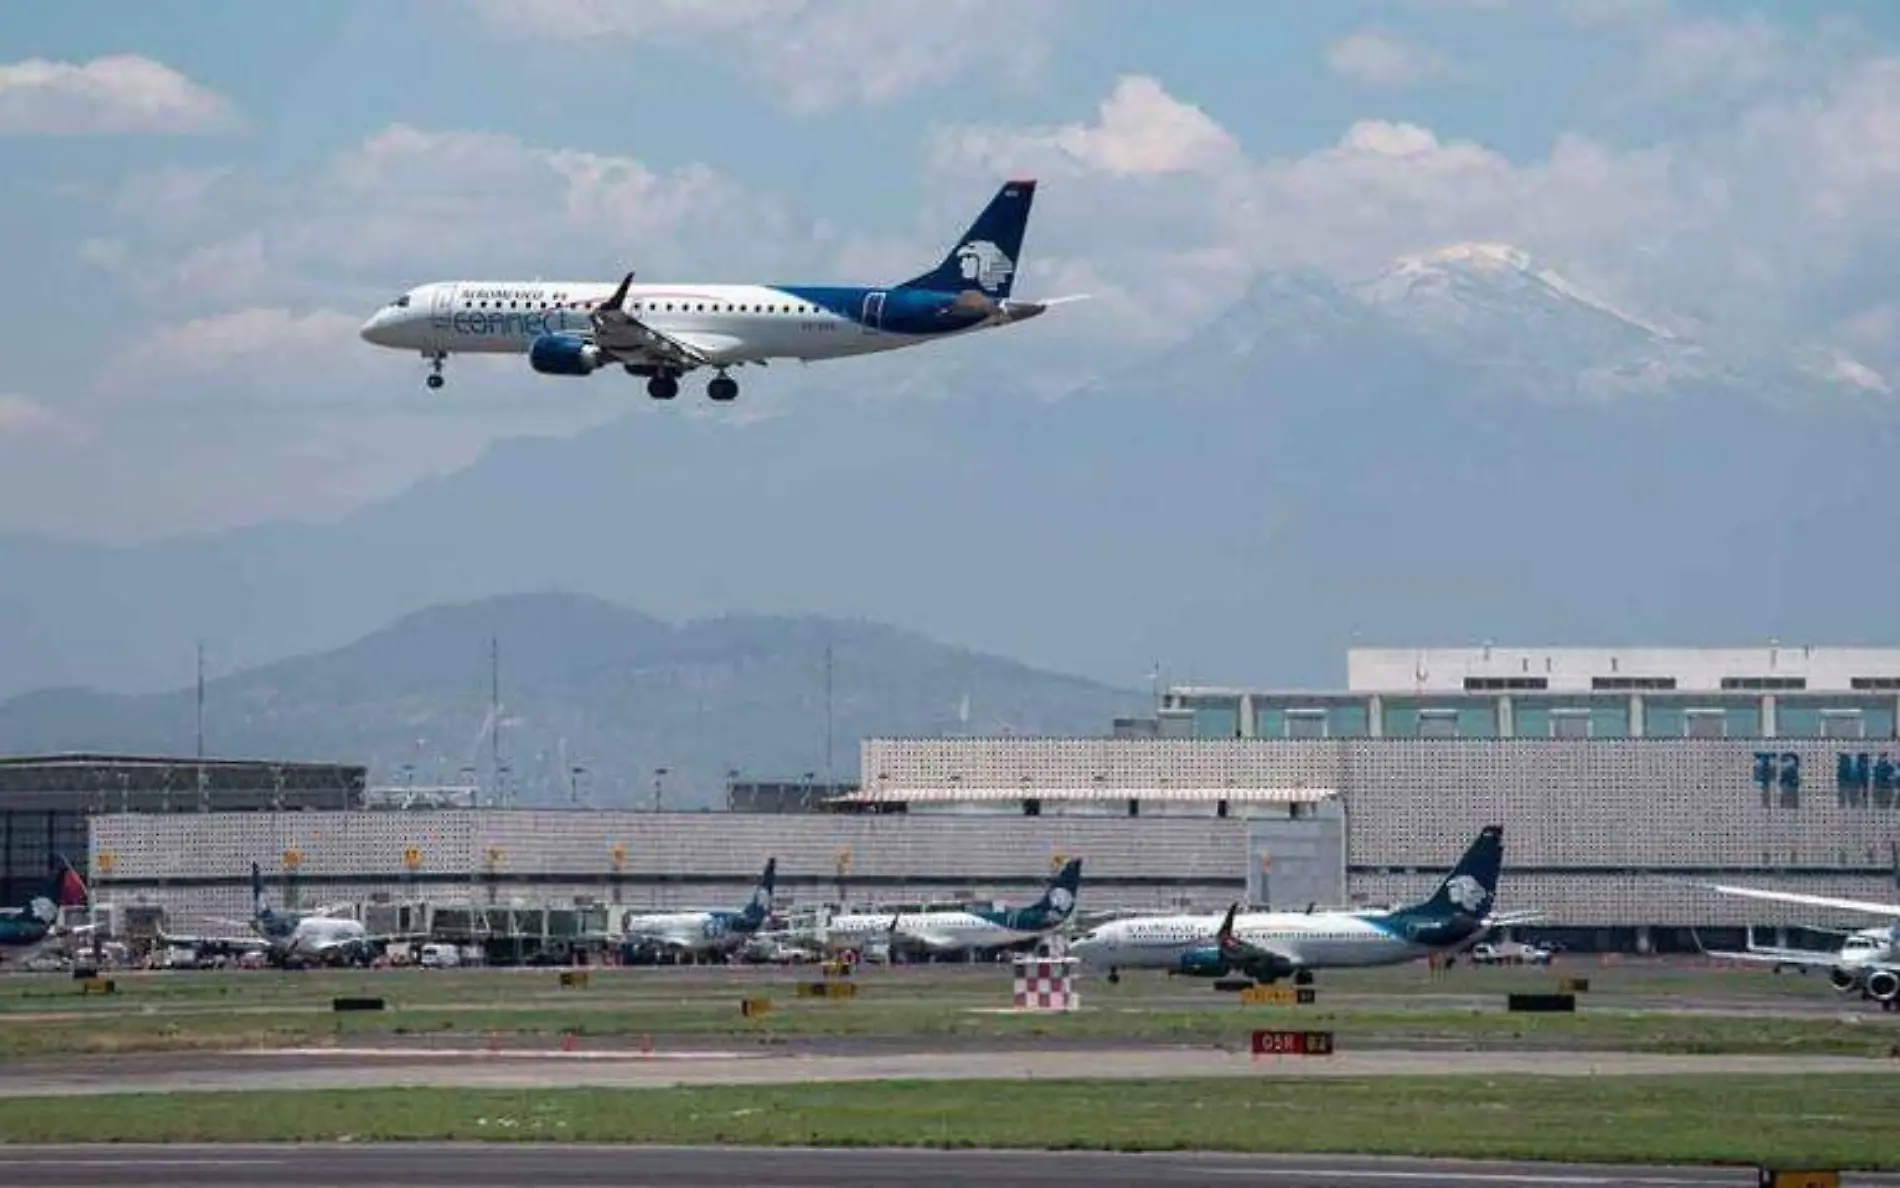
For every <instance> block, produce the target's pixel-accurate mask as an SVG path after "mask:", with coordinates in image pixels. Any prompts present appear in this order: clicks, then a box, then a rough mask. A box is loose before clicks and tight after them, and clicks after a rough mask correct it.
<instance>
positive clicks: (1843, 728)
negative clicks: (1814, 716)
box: [1821, 710, 1867, 738]
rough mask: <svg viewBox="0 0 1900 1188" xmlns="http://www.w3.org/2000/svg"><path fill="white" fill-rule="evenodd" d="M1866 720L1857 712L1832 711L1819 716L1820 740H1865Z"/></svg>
mask: <svg viewBox="0 0 1900 1188" xmlns="http://www.w3.org/2000/svg"><path fill="white" fill-rule="evenodd" d="M1866 736H1867V723H1866V720H1865V719H1863V718H1862V717H1861V716H1860V713H1859V711H1857V710H1844V711H1843V710H1832V711H1829V712H1827V713H1824V714H1822V715H1821V737H1822V738H1865V737H1866Z"/></svg>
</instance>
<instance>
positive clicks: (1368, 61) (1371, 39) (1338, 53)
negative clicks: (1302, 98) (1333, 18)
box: [1326, 29, 1458, 87]
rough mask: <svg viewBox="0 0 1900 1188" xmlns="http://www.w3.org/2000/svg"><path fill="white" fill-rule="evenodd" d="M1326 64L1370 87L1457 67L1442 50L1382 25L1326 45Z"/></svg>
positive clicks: (1452, 72) (1409, 82)
mask: <svg viewBox="0 0 1900 1188" xmlns="http://www.w3.org/2000/svg"><path fill="white" fill-rule="evenodd" d="M1326 65H1327V66H1328V67H1329V68H1331V70H1332V72H1333V73H1334V74H1337V75H1339V76H1340V77H1341V78H1346V79H1351V80H1352V81H1353V82H1356V83H1360V84H1362V85H1364V86H1369V87H1409V86H1414V85H1416V84H1418V83H1421V82H1426V81H1428V80H1430V79H1436V78H1454V77H1456V76H1457V74H1458V71H1457V69H1456V68H1455V67H1453V66H1452V64H1451V61H1450V60H1449V59H1447V58H1446V57H1445V56H1444V55H1443V54H1441V53H1439V52H1438V51H1436V50H1434V49H1431V48H1429V47H1427V46H1422V45H1415V44H1413V43H1412V42H1409V41H1406V40H1404V39H1403V38H1401V37H1398V36H1396V35H1394V34H1392V33H1388V32H1386V31H1385V30H1383V29H1361V30H1359V31H1358V32H1356V33H1353V34H1351V35H1349V36H1346V37H1342V38H1340V39H1339V40H1338V41H1335V42H1333V43H1332V44H1331V45H1329V46H1327V47H1326Z"/></svg>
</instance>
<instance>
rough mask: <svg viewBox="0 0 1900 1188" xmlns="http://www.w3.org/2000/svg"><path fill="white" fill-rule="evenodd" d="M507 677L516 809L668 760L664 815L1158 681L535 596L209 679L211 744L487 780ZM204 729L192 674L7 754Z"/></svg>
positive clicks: (21, 723) (185, 748)
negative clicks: (1097, 679) (873, 739)
mask: <svg viewBox="0 0 1900 1188" xmlns="http://www.w3.org/2000/svg"><path fill="white" fill-rule="evenodd" d="M491 641H493V644H494V647H493V651H492V653H491ZM491 657H492V662H491ZM497 677H498V678H499V679H498V680H496V679H495V678H497ZM497 684H498V685H499V689H500V695H501V696H500V704H501V714H500V716H499V723H500V727H501V731H500V744H501V747H500V749H501V762H502V763H503V764H505V765H507V766H508V767H509V768H510V769H511V770H510V774H509V775H508V776H507V777H506V778H505V783H506V784H507V785H508V786H509V787H510V788H511V789H512V790H513V791H514V792H515V793H516V794H517V795H518V796H519V797H520V798H521V799H522V800H523V801H524V802H550V801H551V802H556V803H558V802H560V801H563V800H566V799H568V798H570V797H571V796H574V795H579V796H581V797H583V798H584V799H585V800H586V801H587V802H588V803H591V804H596V805H601V804H606V805H628V804H634V803H638V804H641V805H646V804H650V803H651V802H652V794H653V773H654V770H655V769H656V768H665V769H667V770H666V773H665V775H664V776H663V777H662V780H661V790H662V794H663V796H664V798H665V800H664V803H665V804H666V805H668V806H675V807H701V806H708V805H712V804H715V803H719V802H721V801H722V798H723V790H724V781H725V776H726V773H727V772H728V771H730V770H733V769H737V770H738V771H739V772H740V773H741V775H742V776H743V777H747V778H752V779H760V778H770V779H780V778H782V779H789V780H798V779H801V778H802V777H804V776H805V775H806V774H807V773H809V774H810V775H811V776H812V778H813V779H814V780H816V781H820V782H822V781H824V780H825V779H826V776H827V768H826V758H827V754H826V751H827V740H828V739H829V741H830V752H831V753H830V759H831V773H830V774H831V775H832V776H833V777H834V778H836V779H839V780H853V779H856V778H857V776H858V740H859V739H860V738H862V737H863V736H865V735H872V734H875V735H887V736H889V735H900V736H901V735H920V734H921V735H940V734H957V733H975V734H991V735H994V734H1006V733H1027V734H1041V733H1054V734H1102V733H1106V732H1107V731H1108V729H1109V727H1110V725H1111V722H1112V719H1113V718H1114V716H1115V715H1117V714H1124V713H1131V712H1140V711H1142V710H1143V709H1145V708H1151V707H1152V701H1151V700H1150V698H1149V694H1147V693H1136V692H1127V691H1123V690H1117V689H1111V688H1107V687H1105V686H1101V685H1097V684H1094V683H1092V682H1089V681H1083V680H1076V679H1073V678H1069V677H1062V676H1057V675H1053V674H1050V673H1044V672H1037V671H1034V670H1032V669H1028V668H1025V667H1024V666H1022V665H1020V664H1016V663H1014V662H1013V661H1009V660H1003V659H998V658H995V657H991V656H983V655H979V654H977V653H974V652H969V651H966V650H964V649H961V648H956V647H951V646H949V645H946V644H942V643H938V642H936V641H934V640H930V639H927V638H924V637H922V636H919V635H916V634H913V633H911V632H907V631H900V630H896V629H893V628H890V627H885V626H881V625H878V624H875V623H864V622H839V621H833V620H827V619H815V618H798V619H792V618H759V617H727V618H717V619H706V620H701V621H697V622H691V623H685V624H681V625H678V626H675V625H672V624H668V623H664V622H661V621H660V620H658V619H654V618H651V617H649V616H646V615H643V614H639V613H637V612H635V611H631V610H627V609H625V608H622V607H619V606H616V605H613V604H611V603H607V602H603V601H601V600H599V599H595V598H590V597H586V596H581V595H563V594H530V595H513V596H503V597H499V598H494V599H487V600H482V601H478V602H472V603H466V604H457V605H451V606H443V607H436V608H432V609H430V610H426V611H423V612H420V613H417V614H415V615H411V616H407V617H405V618H404V619H402V620H401V621H399V622H397V623H395V624H393V625H391V626H390V627H388V628H387V629H385V630H382V631H378V632H376V633H374V634H372V635H369V636H367V637H365V638H363V639H361V640H359V641H357V642H355V643H353V644H350V645H349V646H347V647H344V648H341V649H338V650H336V651H332V652H327V653H323V654H319V655H313V656H307V657H298V658H295V659H290V660H284V661H279V662H277V663H274V664H270V665H266V666H264V667H262V668H258V669H255V670H252V671H248V672H243V673H238V674H236V675H233V676H229V677H223V678H219V679H216V680H211V681H208V682H207V685H206V690H205V739H206V753H208V754H213V755H229V756H244V757H260V758H262V757H267V758H280V759H332V760H340V761H347V762H364V763H368V764H369V765H370V767H371V779H372V781H376V782H381V783H386V784H393V785H400V784H403V783H405V782H408V781H413V782H414V783H416V784H418V785H424V784H441V783H465V782H475V783H479V785H480V786H481V787H482V788H483V789H484V790H486V789H488V788H490V787H492V786H493V783H494V780H493V770H494V764H493V758H494V749H495V747H494V744H495V739H494V737H493V735H492V734H491V731H492V730H493V728H494V726H495V725H496V722H497V716H496V715H495V714H494V713H493V712H492V710H493V705H494V701H493V698H492V695H493V693H494V691H495V686H496V685H497ZM196 729H197V696H196V688H195V683H194V686H193V687H190V688H185V689H181V690H178V691H176V692H168V693H161V694H145V695H127V694H110V693H95V692H87V691H78V690H57V691H49V692H42V693H29V694H24V695H21V696H18V697H15V698H13V699H11V700H8V701H5V702H0V753H4V752H8V751H13V752H29V753H34V752H43V751H58V750H124V751H134V752H138V753H148V754H150V753H162V754H176V755H189V754H191V753H192V749H193V747H194V746H195V741H196V738H195V736H196ZM575 767H581V768H583V769H584V770H583V771H582V772H580V773H573V772H572V769H573V768H575ZM406 768H407V769H408V770H406ZM570 775H572V776H573V778H572V779H570Z"/></svg>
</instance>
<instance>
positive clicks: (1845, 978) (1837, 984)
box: [1827, 965, 1860, 994]
mask: <svg viewBox="0 0 1900 1188" xmlns="http://www.w3.org/2000/svg"><path fill="white" fill-rule="evenodd" d="M1827 980H1828V981H1829V982H1831V983H1832V984H1833V986H1834V988H1835V989H1836V990H1839V991H1840V992H1841V993H1842V994H1852V993H1854V992H1855V991H1857V990H1859V989H1860V971H1858V970H1852V969H1848V968H1847V967H1846V966H1844V965H1837V966H1835V967H1834V968H1833V969H1830V970H1828V971H1827Z"/></svg>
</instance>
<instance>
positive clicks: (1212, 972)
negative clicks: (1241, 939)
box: [1168, 945, 1227, 978]
mask: <svg viewBox="0 0 1900 1188" xmlns="http://www.w3.org/2000/svg"><path fill="white" fill-rule="evenodd" d="M1168 972H1169V973H1176V974H1181V975H1182V976H1184V977H1190V978H1220V977H1225V976H1227V962H1226V961H1225V960H1223V959H1222V958H1221V955H1220V950H1219V949H1216V948H1214V947H1213V946H1211V945H1210V946H1208V947H1207V948H1204V949H1189V950H1188V951H1187V952H1185V953H1183V954H1181V956H1180V958H1179V959H1178V960H1177V961H1176V962H1175V964H1174V968H1173V969H1171V970H1169V971H1168Z"/></svg>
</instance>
